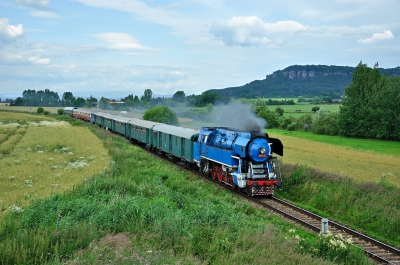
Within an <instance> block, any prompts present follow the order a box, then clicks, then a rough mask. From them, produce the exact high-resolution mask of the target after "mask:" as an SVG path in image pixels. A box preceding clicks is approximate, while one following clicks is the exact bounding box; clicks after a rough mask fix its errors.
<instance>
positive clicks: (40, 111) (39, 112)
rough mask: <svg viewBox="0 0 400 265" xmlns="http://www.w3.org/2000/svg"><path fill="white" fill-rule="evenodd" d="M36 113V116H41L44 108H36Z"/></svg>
mask: <svg viewBox="0 0 400 265" xmlns="http://www.w3.org/2000/svg"><path fill="white" fill-rule="evenodd" d="M36 112H37V113H38V114H42V113H43V112H44V108H42V107H39V108H37V110H36Z"/></svg>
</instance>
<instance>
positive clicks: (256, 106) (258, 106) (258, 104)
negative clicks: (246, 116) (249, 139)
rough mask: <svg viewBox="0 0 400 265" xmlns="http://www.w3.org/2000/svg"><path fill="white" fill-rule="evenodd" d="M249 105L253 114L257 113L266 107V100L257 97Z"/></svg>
mask: <svg viewBox="0 0 400 265" xmlns="http://www.w3.org/2000/svg"><path fill="white" fill-rule="evenodd" d="M251 107H252V110H253V112H254V113H255V114H258V113H259V112H261V111H263V110H267V109H268V107H267V102H266V101H265V100H262V99H261V98H257V99H256V101H254V102H253V104H252V106H251Z"/></svg>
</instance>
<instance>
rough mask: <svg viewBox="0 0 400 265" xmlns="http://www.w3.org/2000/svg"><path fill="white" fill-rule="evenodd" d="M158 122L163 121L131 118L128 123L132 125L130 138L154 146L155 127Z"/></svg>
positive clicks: (150, 146)
mask: <svg viewBox="0 0 400 265" xmlns="http://www.w3.org/2000/svg"><path fill="white" fill-rule="evenodd" d="M157 124H161V123H158V122H154V121H146V120H141V119H137V118H131V119H130V120H129V122H128V125H127V126H130V137H129V138H130V139H133V140H135V141H137V142H139V143H144V144H146V145H147V147H149V148H153V137H152V135H153V127H154V126H155V125H157Z"/></svg>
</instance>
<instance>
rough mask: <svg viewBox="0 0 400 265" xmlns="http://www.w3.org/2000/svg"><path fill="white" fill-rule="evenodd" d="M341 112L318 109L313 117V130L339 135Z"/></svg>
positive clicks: (319, 132)
mask: <svg viewBox="0 0 400 265" xmlns="http://www.w3.org/2000/svg"><path fill="white" fill-rule="evenodd" d="M338 121H339V113H337V112H325V111H324V110H323V109H320V110H318V111H317V112H316V113H315V114H314V117H313V123H312V131H313V132H314V133H318V134H327V135H339V125H338Z"/></svg>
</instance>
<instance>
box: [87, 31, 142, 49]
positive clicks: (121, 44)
mask: <svg viewBox="0 0 400 265" xmlns="http://www.w3.org/2000/svg"><path fill="white" fill-rule="evenodd" d="M91 36H93V37H95V38H97V39H100V40H102V41H104V42H106V43H107V48H109V49H117V50H126V49H138V50H149V48H146V47H144V46H143V45H141V44H140V43H139V42H138V41H137V40H136V39H135V38H134V37H133V36H131V35H129V34H126V33H120V32H105V33H99V34H94V35H91Z"/></svg>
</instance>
